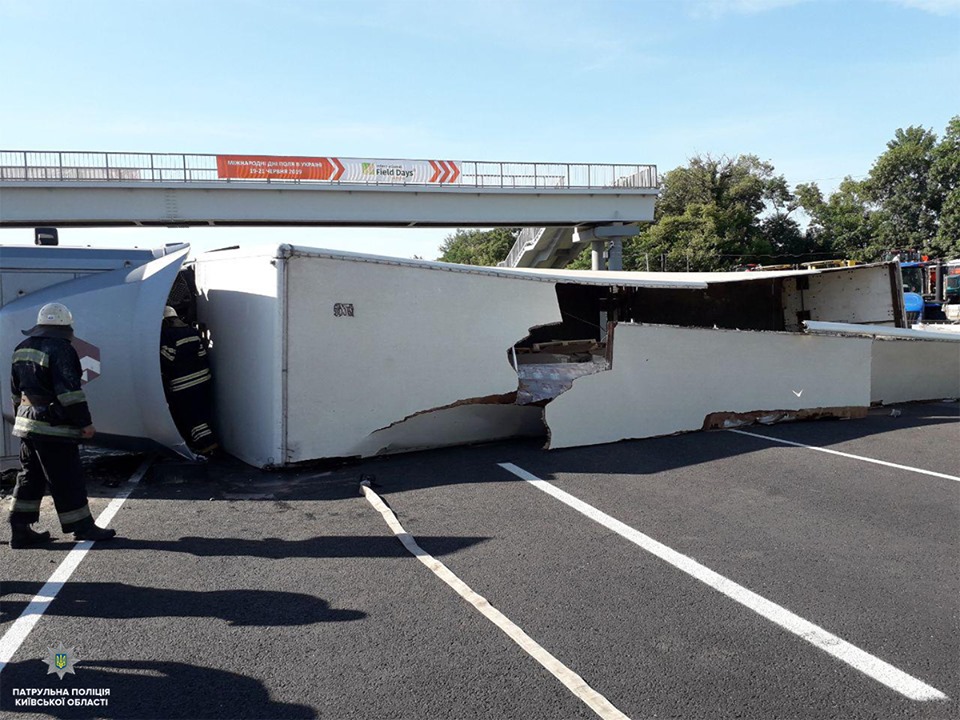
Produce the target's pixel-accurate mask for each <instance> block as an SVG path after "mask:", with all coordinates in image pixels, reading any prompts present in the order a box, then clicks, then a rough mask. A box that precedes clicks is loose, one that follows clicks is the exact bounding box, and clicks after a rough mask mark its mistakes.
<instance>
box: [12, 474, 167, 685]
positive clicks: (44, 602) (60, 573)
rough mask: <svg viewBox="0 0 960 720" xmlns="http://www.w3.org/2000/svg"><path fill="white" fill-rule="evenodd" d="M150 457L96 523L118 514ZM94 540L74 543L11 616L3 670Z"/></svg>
mask: <svg viewBox="0 0 960 720" xmlns="http://www.w3.org/2000/svg"><path fill="white" fill-rule="evenodd" d="M153 459H154V458H153V456H152V455H151V456H149V457H148V458H147V459H146V460H144V461H143V462H142V463H141V464H140V467H138V468H137V470H136V472H134V473H133V475H131V476H130V479H129V480H128V481H127V484H126V487H124V489H123V490H122V491H121V492H120V493H119V494H117V495H116V496H115V497H114V498H113V500H111V501H110V502H109V503H108V504H107V507H105V508H104V509H103V512H101V513H100V515H99V516H98V517H97V519H96V522H97V523H98V524H99V525H101V526H106V525H108V524H109V523H110V521H111V520H113V516H114V515H116V514H117V511H118V510H119V509H120V506H121V505H123V503H124V501H125V500H126V499H127V498H128V497H130V493H132V492H133V489H134V488H135V487H136V485H137V483H139V482H140V480H142V479H143V476H144V475H146V474H147V470H148V469H149V468H150V464H151V463H152V462H153ZM101 521H102V522H101ZM93 542H94V541H92V540H84V541H82V542H78V543H77V544H76V545H74V546H73V548H72V549H71V550H70V552H69V553H67V556H66V557H65V558H64V559H63V561H62V562H61V563H60V564H59V565H58V566H57V569H56V570H54V571H53V575H51V576H50V579H49V580H47V582H46V583H44V585H43V587H42V588H40V592H38V593H37V594H36V595H34V597H33V599H32V600H31V601H30V604H29V605H27V607H26V608H24V610H23V612H22V613H20V617H18V618H17V619H16V620H14V621H13V624H12V625H11V626H10V627H9V628H7V631H6V632H5V633H4V634H3V637H2V638H0V672H3V669H4V668H5V667H6V666H7V663H9V662H10V660H11V659H12V658H13V656H14V654H15V653H16V652H17V650H18V649H19V648H20V646H21V645H22V644H23V641H24V640H26V639H27V636H28V635H29V634H30V631H31V630H33V628H34V627H35V626H36V624H37V623H38V622H40V618H42V617H43V614H44V613H45V612H46V611H47V608H49V607H50V603H52V602H53V601H54V599H55V598H56V597H57V594H58V593H59V592H60V591H61V590H62V589H63V587H64V585H66V584H67V581H68V580H69V579H70V576H71V575H73V571H74V570H76V569H77V568H78V567H79V566H80V563H81V562H83V559H84V558H85V557H86V555H87V552H89V550H90V548H92V547H93Z"/></svg>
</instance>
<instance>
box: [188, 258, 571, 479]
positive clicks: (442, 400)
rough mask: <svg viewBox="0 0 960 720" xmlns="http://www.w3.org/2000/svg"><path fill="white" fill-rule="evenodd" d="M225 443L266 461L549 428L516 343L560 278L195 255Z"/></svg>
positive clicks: (365, 262)
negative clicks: (519, 365) (515, 353)
mask: <svg viewBox="0 0 960 720" xmlns="http://www.w3.org/2000/svg"><path fill="white" fill-rule="evenodd" d="M196 267H197V285H198V287H199V288H200V291H201V294H202V296H203V297H202V299H201V302H200V304H199V307H198V313H199V316H200V319H201V321H202V322H204V323H205V324H206V325H207V326H208V327H209V328H210V335H211V341H212V347H211V360H212V363H213V366H214V367H213V369H214V375H215V392H216V396H217V406H218V418H219V424H220V428H221V434H222V440H223V444H224V447H225V449H226V450H227V451H228V452H230V453H231V454H233V455H236V456H237V457H238V458H240V459H241V460H244V461H245V462H248V463H250V464H252V465H255V466H258V467H265V466H272V465H284V464H287V463H295V462H302V461H307V460H313V459H319V458H336V457H353V456H370V455H376V454H379V453H386V452H398V451H401V450H408V449H414V448H420V447H439V446H442V445H448V444H459V443H466V442H474V441H478V440H490V439H495V438H503V437H513V436H516V435H520V434H528V433H541V434H542V433H543V423H542V410H541V409H540V408H536V407H520V406H517V405H514V404H513V395H514V393H516V391H517V374H516V372H515V371H514V369H513V368H512V367H511V365H510V361H509V354H508V350H509V349H510V348H511V347H512V346H513V345H514V344H515V343H516V342H517V341H518V340H520V339H522V338H524V337H525V336H526V335H527V334H528V333H529V332H530V329H531V328H532V327H536V326H539V325H545V324H549V323H557V322H560V320H561V316H560V311H559V308H558V305H557V295H556V291H555V286H554V284H553V283H552V282H544V281H541V280H537V279H530V278H521V277H512V276H509V275H505V274H497V273H493V272H483V271H473V270H468V269H467V268H462V267H461V266H456V265H443V264H440V263H430V262H423V261H420V262H417V261H398V260H390V259H386V258H375V257H373V256H361V255H352V254H345V253H325V252H323V251H310V250H309V249H306V248H293V247H290V246H281V247H280V248H276V249H270V250H268V251H260V254H256V253H254V254H244V253H242V252H237V251H227V252H219V253H207V254H205V255H203V256H201V257H199V258H198V259H197V266H196Z"/></svg>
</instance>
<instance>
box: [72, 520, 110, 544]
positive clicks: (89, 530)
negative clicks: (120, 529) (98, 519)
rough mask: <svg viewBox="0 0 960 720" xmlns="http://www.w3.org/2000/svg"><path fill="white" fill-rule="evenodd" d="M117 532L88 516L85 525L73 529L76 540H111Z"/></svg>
mask: <svg viewBox="0 0 960 720" xmlns="http://www.w3.org/2000/svg"><path fill="white" fill-rule="evenodd" d="M116 534H117V531H116V530H112V529H110V528H102V527H100V526H99V525H97V524H96V523H95V522H94V521H93V518H92V517H88V518H87V519H86V520H85V521H84V523H83V525H81V526H80V527H79V528H77V529H76V530H74V531H73V537H74V539H75V540H109V539H110V538H112V537H113V536H114V535H116Z"/></svg>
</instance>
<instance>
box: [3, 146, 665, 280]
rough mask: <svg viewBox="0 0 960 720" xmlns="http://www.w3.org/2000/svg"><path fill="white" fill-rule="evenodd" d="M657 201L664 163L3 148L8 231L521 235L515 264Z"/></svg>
mask: <svg viewBox="0 0 960 720" xmlns="http://www.w3.org/2000/svg"><path fill="white" fill-rule="evenodd" d="M656 196H657V169H656V166H654V165H621V164H595V163H589V164H588V163H511V162H477V161H459V160H384V159H367V158H340V157H299V156H298V157H290V156H267V155H201V154H169V153H162V154H161V153H112V152H60V151H43V152H26V151H0V228H22V227H36V226H54V227H114V226H146V227H150V226H153V227H157V226H159V227H187V226H338V227H411V228H414V227H523V228H524V231H523V232H522V233H521V237H520V239H519V240H518V242H517V245H516V246H515V247H514V249H513V251H511V255H510V257H509V258H508V260H507V261H505V263H504V264H509V265H511V266H513V267H555V266H561V267H562V266H563V265H564V264H566V261H567V259H569V258H570V257H571V256H572V255H574V254H576V253H579V248H580V247H582V246H577V245H576V242H577V241H578V240H579V241H580V242H583V241H586V240H590V241H593V242H594V243H595V244H594V248H595V249H596V247H597V245H596V243H597V242H598V241H603V239H604V238H617V237H624V236H628V235H632V234H635V233H636V228H635V227H634V225H635V224H636V223H639V222H651V221H652V220H653V210H654V203H655V200H656ZM623 226H626V227H623Z"/></svg>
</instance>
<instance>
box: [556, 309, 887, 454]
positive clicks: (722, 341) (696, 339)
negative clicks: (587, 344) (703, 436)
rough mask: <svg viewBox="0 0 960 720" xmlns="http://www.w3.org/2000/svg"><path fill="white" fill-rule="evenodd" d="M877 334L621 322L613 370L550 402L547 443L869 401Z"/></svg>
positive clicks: (571, 443)
mask: <svg viewBox="0 0 960 720" xmlns="http://www.w3.org/2000/svg"><path fill="white" fill-rule="evenodd" d="M870 352H871V341H870V340H869V339H865V338H839V337H817V336H812V335H799V334H791V333H775V332H756V331H735V330H714V329H700V328H679V327H668V326H656V325H636V324H626V323H621V324H619V325H617V326H616V330H615V332H614V336H613V367H612V369H611V370H609V371H607V372H602V373H597V374H595V375H589V376H586V377H583V378H580V379H578V380H577V381H575V382H574V384H573V387H572V388H571V389H570V390H568V391H567V392H565V393H564V394H562V395H560V396H559V397H558V398H556V399H555V400H554V401H553V402H551V403H550V404H549V405H547V406H546V408H545V413H546V422H547V427H548V429H549V432H550V447H551V448H563V447H575V446H578V445H595V444H600V443H608V442H615V441H617V440H624V439H630V438H646V437H655V436H658V435H670V434H673V433H678V432H684V431H691V430H699V429H701V428H702V427H703V426H704V424H705V420H706V418H707V417H708V416H709V415H712V414H715V413H734V414H739V413H755V412H759V411H764V412H766V411H769V412H771V413H775V412H776V411H809V410H817V411H818V412H817V414H823V412H822V410H823V409H826V408H833V409H835V410H836V414H837V415H839V416H849V415H851V414H856V413H851V412H850V410H851V409H857V408H860V409H863V411H865V409H866V408H867V407H868V406H869V404H870V373H869V367H870Z"/></svg>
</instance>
